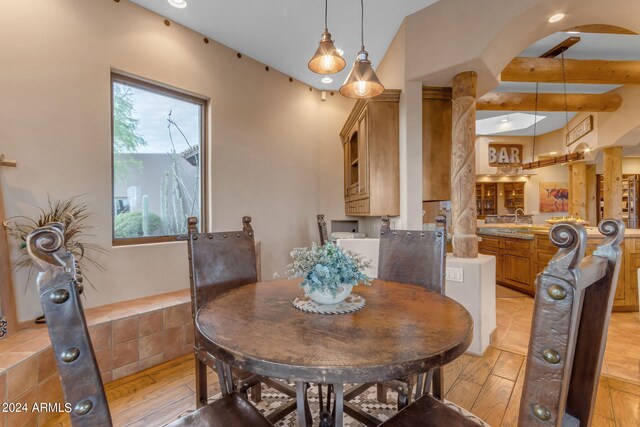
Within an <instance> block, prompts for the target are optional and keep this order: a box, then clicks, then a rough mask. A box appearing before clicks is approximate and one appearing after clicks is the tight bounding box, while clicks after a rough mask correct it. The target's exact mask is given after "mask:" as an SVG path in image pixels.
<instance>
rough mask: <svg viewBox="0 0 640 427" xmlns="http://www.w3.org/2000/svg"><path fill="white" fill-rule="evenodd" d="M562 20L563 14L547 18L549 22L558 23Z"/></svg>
mask: <svg viewBox="0 0 640 427" xmlns="http://www.w3.org/2000/svg"><path fill="white" fill-rule="evenodd" d="M562 18H564V13H556V14H555V15H553V16H551V18H549V22H551V23H553V22H558V21H561V20H562Z"/></svg>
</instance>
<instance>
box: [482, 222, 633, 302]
mask: <svg viewBox="0 0 640 427" xmlns="http://www.w3.org/2000/svg"><path fill="white" fill-rule="evenodd" d="M481 237H482V241H480V242H479V244H478V249H479V252H480V253H481V254H485V255H492V256H495V257H496V282H497V283H498V284H500V285H503V286H507V287H509V288H512V289H516V290H518V291H521V292H524V293H527V294H529V295H535V279H536V276H537V275H538V273H540V272H541V271H542V270H544V268H545V267H546V266H547V265H548V264H549V261H550V260H551V258H553V256H554V255H555V254H556V253H557V251H558V248H557V247H555V246H554V245H553V244H552V243H551V242H550V241H549V237H548V235H546V234H536V235H535V236H534V239H533V240H524V239H515V238H510V237H497V236H481ZM601 241H602V238H601V237H590V238H589V240H588V242H587V250H586V255H591V254H592V253H593V251H594V250H595V249H596V247H597V246H598V244H599V243H600V242H601ZM620 247H621V248H622V253H623V257H622V261H621V263H620V274H619V276H618V284H617V287H616V292H615V295H614V300H613V311H638V268H640V238H634V237H627V238H625V239H624V241H623V242H622V244H621V246H620Z"/></svg>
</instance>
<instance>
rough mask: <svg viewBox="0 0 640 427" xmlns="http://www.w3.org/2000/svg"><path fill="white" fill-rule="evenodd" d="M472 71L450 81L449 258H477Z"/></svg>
mask: <svg viewBox="0 0 640 427" xmlns="http://www.w3.org/2000/svg"><path fill="white" fill-rule="evenodd" d="M477 79H478V76H477V74H476V73H475V71H466V72H464V73H460V74H458V75H456V76H455V77H454V78H453V93H452V97H453V112H452V114H453V117H452V122H453V127H452V134H451V136H452V147H451V214H452V218H451V226H452V229H453V239H452V243H453V256H455V257H458V258H477V257H478V236H477V235H476V229H477V224H476V218H477V216H478V213H477V212H476V83H477Z"/></svg>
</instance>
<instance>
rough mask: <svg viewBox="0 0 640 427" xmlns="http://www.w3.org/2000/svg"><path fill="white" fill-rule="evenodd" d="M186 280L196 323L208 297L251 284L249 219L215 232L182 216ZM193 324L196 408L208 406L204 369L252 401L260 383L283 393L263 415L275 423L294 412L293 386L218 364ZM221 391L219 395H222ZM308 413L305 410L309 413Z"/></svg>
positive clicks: (253, 270)
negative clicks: (201, 228)
mask: <svg viewBox="0 0 640 427" xmlns="http://www.w3.org/2000/svg"><path fill="white" fill-rule="evenodd" d="M187 226H188V235H187V239H188V255H189V278H190V283H191V314H192V316H193V319H194V322H195V316H196V313H197V312H198V310H199V309H200V308H201V307H202V306H203V305H204V304H205V303H206V302H207V301H209V300H210V299H211V298H214V297H216V296H218V295H220V294H222V293H224V292H227V291H229V290H231V289H234V288H237V287H239V286H242V285H247V284H250V283H256V282H257V281H258V278H257V263H256V261H257V260H256V250H255V240H254V233H253V228H252V227H251V217H249V216H245V217H243V218H242V230H240V231H226V232H216V233H199V232H198V219H197V218H196V217H190V218H188V219H187ZM198 330H199V329H198V327H197V325H195V323H194V331H195V339H194V347H195V355H196V368H195V369H196V400H197V406H198V407H201V406H204V405H206V404H207V400H208V392H207V368H211V369H213V370H214V371H216V372H217V374H218V379H219V383H220V385H221V388H222V387H223V386H224V387H226V388H227V389H229V391H233V390H238V391H239V393H240V394H241V395H242V396H243V397H245V398H247V397H248V396H247V391H248V390H250V391H251V400H253V401H254V402H256V403H257V402H259V401H260V400H261V399H262V391H261V390H262V389H261V384H263V383H264V384H265V385H267V386H268V387H270V388H273V389H275V390H277V391H279V392H281V393H283V394H285V395H286V396H287V397H289V400H288V402H286V403H284V404H282V405H281V406H280V407H278V408H277V409H276V410H274V411H273V412H271V413H270V414H269V416H268V419H269V420H270V421H271V422H276V421H279V420H281V419H282V418H284V417H286V416H287V415H288V414H289V413H291V412H293V411H295V410H296V400H295V398H296V390H295V388H293V387H291V386H290V385H288V384H287V383H285V382H283V381H280V380H277V379H274V378H265V377H261V376H259V375H254V374H251V373H249V372H245V371H242V370H240V369H235V368H234V369H230V368H229V367H228V366H226V365H224V366H225V367H224V369H223V365H222V364H220V363H218V361H216V359H215V358H214V357H213V356H212V355H211V354H210V353H209V352H208V351H207V350H206V348H207V346H206V343H207V339H206V338H205V337H203V336H202V335H200V333H199V332H198ZM223 394H224V393H223ZM309 416H310V414H309Z"/></svg>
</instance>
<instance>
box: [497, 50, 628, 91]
mask: <svg viewBox="0 0 640 427" xmlns="http://www.w3.org/2000/svg"><path fill="white" fill-rule="evenodd" d="M564 62H565V73H564V74H565V75H566V81H567V83H586V84H620V85H623V84H640V61H606V60H599V59H565V60H564ZM500 78H501V80H502V81H504V82H539V83H562V82H563V81H564V78H563V72H562V59H557V58H524V57H520V58H514V59H513V60H512V61H511V62H510V63H509V64H508V65H507V66H506V67H505V69H504V70H502V74H501V75H500Z"/></svg>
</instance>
